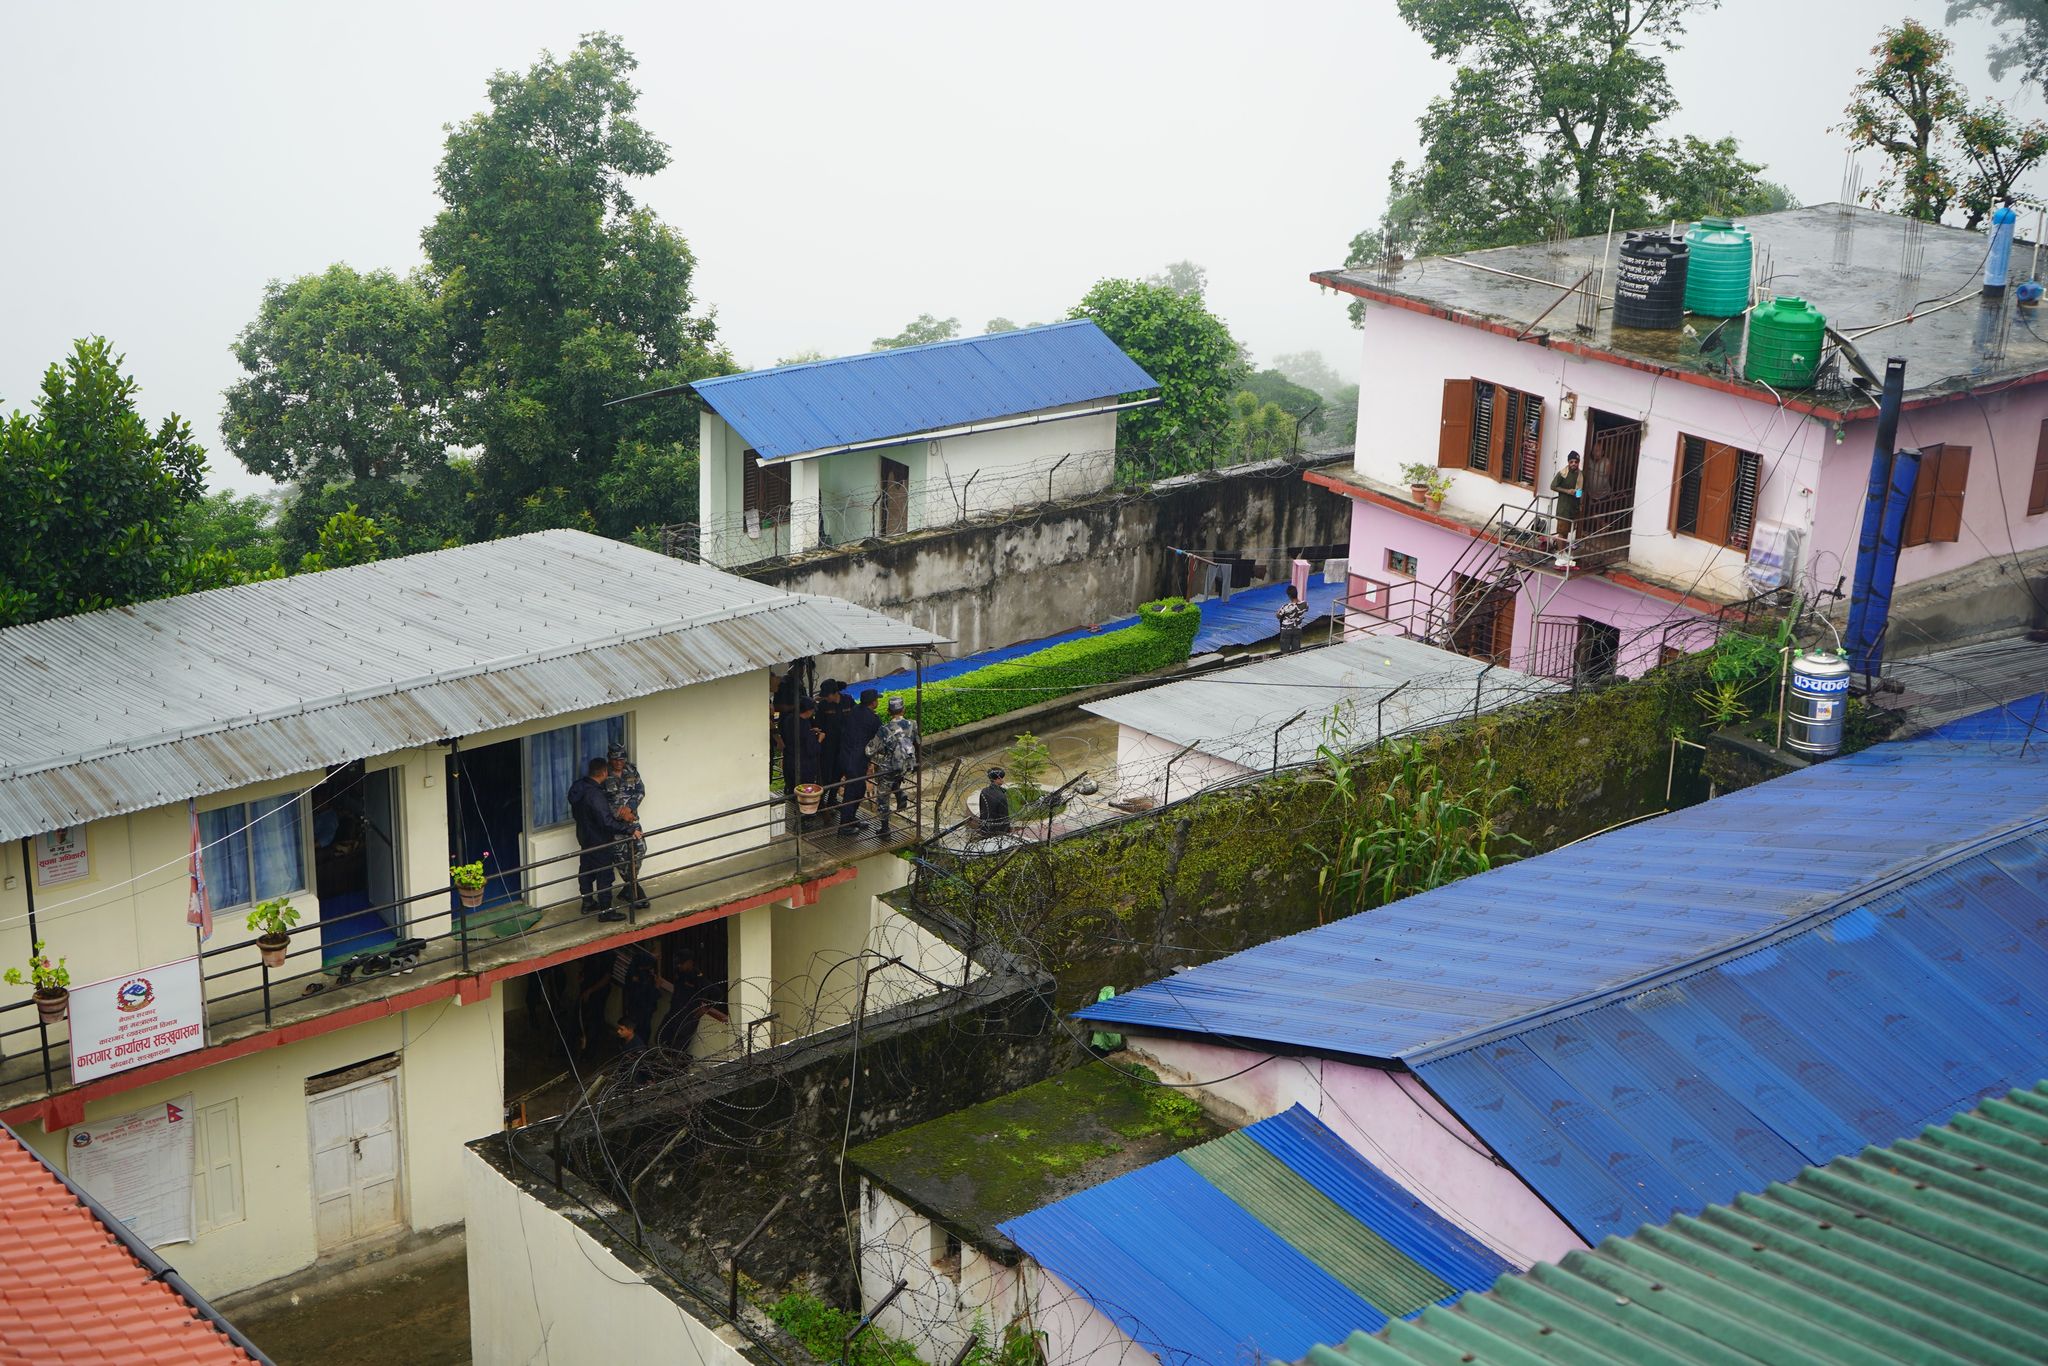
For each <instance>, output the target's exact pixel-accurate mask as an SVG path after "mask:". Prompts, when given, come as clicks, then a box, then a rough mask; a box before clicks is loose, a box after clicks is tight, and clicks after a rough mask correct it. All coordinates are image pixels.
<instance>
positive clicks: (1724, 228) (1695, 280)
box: [1685, 218, 1753, 318]
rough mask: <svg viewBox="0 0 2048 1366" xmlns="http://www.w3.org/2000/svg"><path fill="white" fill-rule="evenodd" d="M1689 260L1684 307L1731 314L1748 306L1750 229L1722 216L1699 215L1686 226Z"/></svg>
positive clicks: (1707, 313) (1723, 315) (1715, 315)
mask: <svg viewBox="0 0 2048 1366" xmlns="http://www.w3.org/2000/svg"><path fill="white" fill-rule="evenodd" d="M1685 245H1686V247H1687V248H1688V250H1689V254H1690V258H1691V259H1690V262H1689V264H1688V266H1687V268H1686V273H1685V311H1686V312H1688V313H1700V314H1704V315H1705V316H1707V317H1709V318H1732V317H1734V316H1735V315H1736V314H1738V313H1740V312H1741V311H1742V310H1743V309H1745V308H1748V307H1749V269H1750V259H1751V256H1752V254H1753V249H1752V248H1751V246H1750V243H1749V229H1748V228H1745V227H1739V226H1737V225H1736V224H1734V223H1731V222H1729V221H1728V220H1727V219H1725V218H1702V219H1701V220H1700V221H1699V222H1697V223H1695V224H1693V225H1692V226H1691V227H1690V228H1688V229H1686V233H1685Z"/></svg>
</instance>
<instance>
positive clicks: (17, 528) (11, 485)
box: [0, 337, 206, 626]
mask: <svg viewBox="0 0 2048 1366" xmlns="http://www.w3.org/2000/svg"><path fill="white" fill-rule="evenodd" d="M121 365H122V358H121V357H120V356H117V355H115V354H114V352H113V348H112V347H110V346H109V345H108V344H107V342H106V339H105V338H103V337H92V338H89V339H86V340H84V341H80V342H78V343H77V344H76V345H74V346H73V347H72V351H71V354H70V355H69V356H68V357H66V358H65V360H64V361H63V362H62V363H61V364H57V365H52V366H51V367H50V368H49V370H48V371H47V372H46V373H45V374H44V376H43V384H42V389H41V392H40V393H38V394H37V396H36V400H35V404H34V406H33V407H32V408H31V409H29V410H28V411H26V412H24V411H20V410H17V411H15V412H13V413H10V414H9V415H8V416H7V417H6V418H5V419H0V487H4V488H5V489H6V490H7V494H6V497H4V498H0V626H12V625H15V624H17V623H20V622H25V621H40V620H42V619H44V618H46V617H57V616H65V615H68V614H70V613H73V612H89V611H93V610H95V609H97V608H101V607H118V606H123V605H125V604H127V603H131V602H145V601H147V600H149V599H151V598H160V597H166V596H169V595H170V594H173V593H177V592H182V591H184V590H185V589H186V588H187V587H190V586H192V584H191V580H190V578H189V575H188V569H189V562H190V551H189V549H188V547H187V545H186V542H185V538H184V534H183V532H184V522H185V518H186V514H187V511H188V509H190V508H191V507H193V506H194V505H195V504H197V503H199V502H200V500H201V499H202V498H203V496H204V492H203V489H202V484H203V482H204V480H205V476H206V452H205V450H204V449H203V448H202V447H200V445H199V444H198V443H197V442H195V441H194V440H193V439H192V429H191V428H190V427H189V426H187V425H186V423H185V420H184V419H183V418H181V417H179V416H178V415H177V414H175V413H173V414H171V415H170V416H168V417H166V418H164V420H163V421H162V422H161V423H159V424H158V425H157V428H156V430H155V431H154V432H152V431H151V430H150V428H149V424H148V423H147V422H145V421H144V420H143V418H142V415H141V414H140V413H138V412H136V411H135V393H136V387H135V381H134V380H133V379H132V378H130V377H129V376H128V375H125V374H123V373H122V372H121Z"/></svg>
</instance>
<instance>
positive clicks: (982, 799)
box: [974, 768, 1010, 839]
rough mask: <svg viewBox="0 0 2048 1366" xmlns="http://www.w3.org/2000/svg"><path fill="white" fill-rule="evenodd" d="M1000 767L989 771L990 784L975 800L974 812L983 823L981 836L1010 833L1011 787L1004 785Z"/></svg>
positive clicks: (988, 836) (987, 836) (984, 837)
mask: <svg viewBox="0 0 2048 1366" xmlns="http://www.w3.org/2000/svg"><path fill="white" fill-rule="evenodd" d="M1003 778H1004V773H1003V770H1001V769H1000V768H992V769H990V770H989V771H988V786H987V787H984V788H983V789H982V790H981V795H980V796H978V797H976V798H975V800H974V814H975V816H976V818H977V819H978V820H979V821H980V823H981V837H982V838H983V839H988V838H990V837H991V836H994V835H1007V834H1009V833H1010V789H1009V788H1007V787H1004V786H1003Z"/></svg>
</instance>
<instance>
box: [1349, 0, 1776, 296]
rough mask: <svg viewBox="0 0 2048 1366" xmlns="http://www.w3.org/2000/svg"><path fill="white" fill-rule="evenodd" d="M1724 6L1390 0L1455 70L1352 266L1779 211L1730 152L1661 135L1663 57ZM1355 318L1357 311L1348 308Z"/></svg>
mask: <svg viewBox="0 0 2048 1366" xmlns="http://www.w3.org/2000/svg"><path fill="white" fill-rule="evenodd" d="M1717 3H1718V0H1400V12H1401V17H1402V18H1403V19H1404V20H1405V21H1407V23H1408V25H1409V27H1411V28H1413V29H1414V30H1415V31H1416V32H1417V33H1418V34H1420V35H1421V36H1422V38H1423V40H1424V41H1425V42H1427V43H1428V44H1429V47H1430V51H1431V52H1432V53H1434V54H1435V55H1436V56H1437V57H1438V58H1440V59H1443V60H1448V61H1453V62H1455V63H1456V64H1457V67H1456V72H1455V74H1454V75H1453V77H1452V81H1451V90H1450V93H1449V94H1447V95H1444V96H1441V97H1439V98H1437V99H1434V100H1431V101H1430V103H1429V107H1428V108H1427V109H1426V110H1425V111H1424V112H1423V115H1422V117H1421V118H1420V119H1419V120H1418V121H1417V127H1418V129H1419V131H1420V133H1421V141H1422V151H1421V155H1420V156H1419V157H1418V158H1417V159H1416V160H1415V161H1414V162H1413V163H1412V164H1411V163H1408V162H1396V163H1395V165H1394V167H1393V169H1392V171H1391V173H1390V174H1389V176H1388V193H1387V210H1386V213H1385V214H1384V215H1383V217H1382V219H1381V221H1380V224H1379V226H1378V228H1377V229H1369V230H1367V231H1365V232H1362V233H1360V234H1359V235H1358V236H1357V237H1356V238H1354V239H1353V240H1352V243H1351V252H1350V255H1349V257H1348V261H1347V263H1348V264H1351V265H1362V264H1366V263H1369V262H1373V261H1377V260H1379V259H1381V258H1382V257H1383V256H1385V255H1388V254H1393V255H1405V254H1409V253H1413V252H1423V253H1429V254H1436V253H1446V252H1458V251H1467V250H1471V249H1474V248H1477V247H1488V246H1500V245H1504V244H1508V243H1515V242H1530V241H1539V240H1541V239H1543V238H1544V237H1546V236H1550V235H1552V234H1555V233H1565V234H1587V233H1593V232H1597V231H1600V230H1602V229H1604V228H1605V227H1606V225H1607V221H1608V214H1609V212H1610V211H1612V212H1613V214H1614V216H1615V218H1616V219H1617V221H1619V222H1622V223H1624V224H1630V225H1633V224H1636V223H1638V222H1646V221H1654V220H1656V219H1657V218H1660V217H1679V216H1689V215H1692V214H1695V213H1698V212H1703V211H1708V210H1712V211H1718V212H1723V213H1733V214H1740V213H1754V212H1758V211H1759V210H1760V209H1763V208H1767V207H1771V206H1772V205H1773V204H1774V203H1777V202H1779V201H1781V200H1782V197H1783V192H1782V191H1779V190H1776V189H1775V187H1772V186H1770V185H1769V184H1768V182H1765V181H1763V180H1762V179H1761V177H1760V174H1759V172H1760V170H1761V168H1760V167H1758V166H1757V165H1756V164H1754V163H1752V162H1747V161H1744V160H1743V159H1742V158H1741V157H1740V155H1739V153H1738V149H1737V148H1736V146H1735V144H1734V142H1733V141H1732V140H1728V139H1723V140H1721V141H1718V142H1707V141H1703V140H1701V139H1697V138H1673V137H1669V136H1660V134H1659V131H1658V130H1659V125H1660V124H1661V122H1662V121H1663V120H1664V119H1665V117H1666V116H1667V115H1668V114H1669V113H1670V112H1671V110H1672V108H1673V106H1674V99H1673V95H1672V90H1671V82H1670V78H1669V76H1668V74H1667V72H1666V69H1665V57H1666V54H1667V53H1669V52H1670V51H1671V50H1672V49H1673V48H1674V47H1676V45H1677V42H1678V39H1679V38H1680V36H1681V35H1682V34H1683V33H1684V31H1685V21H1686V19H1687V17H1688V16H1690V15H1691V14H1693V13H1695V12H1697V11H1699V10H1703V9H1711V8H1713V7H1714V6H1715V4H1717ZM1354 317H1356V310H1355V309H1354Z"/></svg>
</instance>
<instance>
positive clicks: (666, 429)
mask: <svg viewBox="0 0 2048 1366" xmlns="http://www.w3.org/2000/svg"><path fill="white" fill-rule="evenodd" d="M637 65H638V64H637V63H636V62H635V60H634V58H633V56H632V54H631V53H629V52H627V51H626V49H625V47H624V46H623V45H622V44H621V43H620V42H619V40H618V39H616V38H614V37H612V36H610V35H609V34H603V33H594V34H589V35H587V36H585V37H584V38H583V40H582V41H581V42H580V43H578V44H577V46H576V48H575V49H574V50H573V51H571V52H570V53H569V54H568V55H567V56H565V57H562V58H560V59H557V58H556V57H554V56H553V55H551V54H543V55H542V57H541V59H540V60H539V61H538V62H536V63H535V64H534V65H533V66H532V67H531V68H530V69H528V70H527V71H525V72H505V71H501V72H499V73H497V74H496V75H495V76H493V77H492V78H491V80H490V83H489V87H488V89H489V94H490V108H489V109H487V110H485V111H484V112H483V113H480V114H477V115H476V116H474V117H472V118H470V119H468V120H466V121H465V122H463V123H461V124H460V125H457V126H456V127H453V128H451V129H450V130H449V132H448V138H447V145H446V152H445V154H444V155H443V157H442V159H441V164H440V167H439V170H438V171H437V173H436V182H437V184H438V186H439V188H440V193H441V199H442V201H443V203H444V205H445V207H444V208H443V209H442V210H441V212H440V213H439V214H438V215H437V216H436V217H435V219H434V221H433V223H432V224H430V225H429V226H428V227H427V229H426V231H425V232H424V233H423V234H422V242H423V244H424V245H425V247H426V253H427V262H428V276H429V278H430V279H431V280H432V282H433V283H434V284H435V286H437V288H438V290H439V294H440V300H441V316H442V320H443V324H444V326H445V328H446V334H447V339H448V365H449V371H450V391H451V392H450V415H451V417H452V419H453V423H454V429H455V434H456V436H457V438H458V440H460V441H461V442H463V443H464V444H467V445H470V446H473V447H476V448H478V449H479V450H480V451H481V456H480V459H479V461H478V465H477V489H476V497H475V503H476V508H475V511H476V525H475V527H474V531H475V533H476V534H479V535H492V534H499V533H502V532H506V531H513V530H525V529H531V528H533V527H535V526H579V525H587V526H592V527H594V528H595V529H596V530H598V531H601V532H604V533H606V534H610V535H625V534H627V533H629V532H630V531H631V530H632V529H633V528H632V526H631V524H630V523H631V521H632V519H634V518H637V517H643V516H648V515H652V514H650V513H649V512H648V511H647V510H646V509H644V508H636V509H634V510H632V511H630V512H629V511H626V510H623V509H621V508H619V507H618V506H616V505H608V504H607V503H606V501H605V498H604V496H603V494H602V493H601V490H602V488H603V487H604V486H605V483H604V481H605V476H606V475H607V474H608V473H609V472H610V471H611V469H612V466H613V464H614V462H615V460H616V459H617V457H618V454H619V451H620V449H621V447H622V446H623V445H624V444H626V443H629V442H641V443H646V444H648V445H651V446H654V447H656V448H660V449H661V450H663V451H664V452H665V458H666V462H667V465H668V468H669V470H670V471H671V472H674V471H680V470H681V469H682V468H683V466H684V465H685V464H686V463H687V461H688V459H689V452H690V450H691V449H692V448H693V447H694V444H695V434H696V417H695V412H694V410H692V409H691V408H690V406H689V405H688V404H685V403H679V402H650V403H637V404H623V405H619V406H614V407H608V406H606V405H607V403H608V402H609V401H610V400H613V399H617V398H622V397H625V396H628V395H631V394H634V393H638V392H642V391H645V390H648V389H653V388H659V387H664V386H668V385H674V384H680V383H684V382H686V381H689V380H692V379H698V378H702V377H703V376H705V375H709V374H716V373H720V372H722V371H724V370H728V369H730V368H731V364H730V361H729V359H728V358H727V357H726V356H725V355H724V353H723V352H722V351H721V350H720V349H718V347H717V346H716V344H715V330H714V327H713V324H712V321H711V319H709V318H708V317H696V316H693V315H692V313H691V308H692V305H693V302H694V299H693V295H692V291H691V278H692V276H693V274H694V272H695V270H696V258H695V257H694V256H693V255H692V253H691V251H690V248H689V245H688V243H686V242H685V241H684V240H683V237H682V235H681V234H680V233H678V232H677V231H676V230H675V229H673V228H671V227H669V226H668V225H666V224H664V223H663V222H661V221H660V219H659V218H657V217H656V216H655V215H654V214H653V213H652V212H651V211H650V210H648V209H647V208H645V207H644V206H642V205H640V204H638V203H637V202H635V200H634V198H633V193H632V186H633V184H634V183H635V182H636V181H639V180H642V179H644V178H646V177H648V176H651V175H654V174H655V173H656V172H658V171H660V170H662V169H663V168H664V167H666V166H667V165H668V164H669V153H668V148H667V147H666V146H665V145H663V144H662V143H661V142H660V141H659V140H658V139H656V138H655V137H654V135H653V134H652V133H650V132H649V131H648V130H647V129H646V128H645V127H644V126H642V125H641V123H640V122H639V120H638V119H637V118H635V117H634V110H635V107H636V106H637V104H638V101H639V95H638V92H637V91H636V90H635V89H634V86H633V82H632V73H633V71H634V69H635V67H636V66H637ZM670 486H671V487H675V488H680V487H681V486H682V485H681V483H680V481H676V480H670ZM689 488H690V494H691V496H690V497H689V498H688V500H687V503H684V502H680V501H679V502H678V503H677V504H676V505H674V506H670V507H665V508H663V509H661V510H660V512H659V515H660V517H661V518H662V519H663V520H671V521H682V520H687V519H688V518H689V517H690V516H692V515H694V503H695V499H694V483H691V484H690V485H689Z"/></svg>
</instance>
